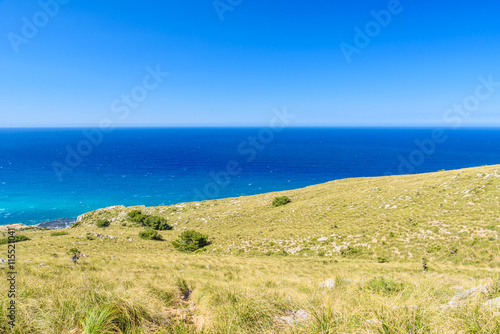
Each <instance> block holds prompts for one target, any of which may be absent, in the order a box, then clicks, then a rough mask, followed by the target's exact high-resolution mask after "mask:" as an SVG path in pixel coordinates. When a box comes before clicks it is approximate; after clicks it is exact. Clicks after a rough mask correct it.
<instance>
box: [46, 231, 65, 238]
mask: <svg viewBox="0 0 500 334" xmlns="http://www.w3.org/2000/svg"><path fill="white" fill-rule="evenodd" d="M68 234H69V233H68V232H66V231H55V232H52V233H50V236H51V237H58V236H60V235H68Z"/></svg>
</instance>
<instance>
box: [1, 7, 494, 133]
mask: <svg viewBox="0 0 500 334" xmlns="http://www.w3.org/2000/svg"><path fill="white" fill-rule="evenodd" d="M53 1H55V0H53ZM42 2H47V3H50V2H51V1H49V0H46V1H42ZM61 2H67V3H66V4H61V5H60V6H59V7H60V8H59V9H58V11H57V13H55V15H53V17H49V16H48V15H46V16H45V18H47V17H48V20H47V21H48V22H47V23H46V24H45V22H44V14H43V13H42V14H40V13H39V12H40V11H41V10H42V7H41V5H40V3H38V2H36V1H25V0H3V1H0V74H1V75H0V91H1V95H0V96H1V99H0V126H96V125H98V124H99V122H100V121H101V120H102V119H104V118H110V119H113V120H114V121H115V124H116V125H118V126H218V125H222V126H230V125H248V126H253V125H265V124H267V123H268V121H269V119H270V118H271V117H272V110H273V109H275V108H282V107H284V106H286V107H287V109H288V111H289V112H290V113H293V114H294V115H295V116H296V119H295V121H294V122H293V125H294V126H309V125H322V126H346V125H347V126H352V125H361V126H380V125H388V126H411V125H414V126H418V125H436V124H437V125H440V124H444V125H446V122H444V121H443V115H444V114H445V112H446V110H447V109H448V108H450V107H452V106H453V104H455V103H461V102H463V101H464V99H466V98H467V97H468V96H470V95H474V94H475V89H476V87H477V86H478V85H479V83H480V82H479V81H478V77H479V76H483V77H484V78H487V77H488V75H492V77H493V79H494V80H495V81H500V61H499V60H500V23H499V19H498V14H499V13H500V3H499V2H498V1H495V0H490V1H477V2H472V1H440V2H437V1H424V0H413V1H409V0H401V2H400V7H398V11H399V12H398V13H395V14H392V15H391V20H390V22H389V24H386V26H385V27H380V31H379V32H376V31H375V30H374V31H375V33H372V35H374V37H371V38H370V43H369V45H367V46H363V47H362V48H358V51H359V52H358V53H354V54H352V55H351V59H350V60H351V61H350V63H348V62H347V61H346V58H345V57H344V54H343V52H342V49H341V45H342V43H347V44H350V45H353V46H354V45H355V44H354V41H353V39H354V37H355V34H356V32H355V30H354V29H355V27H359V28H360V29H362V30H364V29H365V27H366V24H367V23H369V22H370V21H373V20H374V17H373V16H372V15H371V14H370V12H371V11H372V10H374V11H376V12H379V11H380V10H387V9H388V6H389V1H378V0H377V1H374V0H372V1H317V2H307V1H306V2H305V1H281V0H280V1H269V0H266V1H264V0H243V1H241V3H240V4H237V3H238V1H237V0H220V2H219V6H220V8H222V5H221V3H225V4H226V6H231V5H228V3H233V4H236V6H231V7H232V11H226V12H224V13H223V14H222V16H223V18H224V20H221V19H220V16H219V14H218V12H217V10H216V8H215V7H214V4H213V1H212V0H203V1H202V0H182V1H149V0H145V1H129V0H120V1H83V0H71V1H68V0H65V1H62V0H61ZM49 7H50V6H49ZM50 9H51V10H54V7H53V6H52V7H50ZM220 10H222V9H220ZM52 14H54V13H52ZM34 16H35V18H36V20H38V21H37V22H38V24H39V25H40V27H39V28H38V31H37V32H36V33H35V34H33V32H32V31H31V32H30V31H29V29H27V28H26V27H24V28H25V29H24V30H25V33H26V30H28V37H29V38H25V36H24V37H23V26H24V25H25V24H26V21H23V18H26V19H27V21H28V22H29V24H33V21H34V20H35V18H34ZM29 33H31V35H34V36H31V35H30V34H29ZM13 36H17V37H16V38H18V37H22V38H25V40H23V42H22V43H20V42H19V39H15V41H16V42H15V43H13V38H14V37H13ZM16 43H18V44H17V46H15V47H13V45H15V44H16ZM19 43H20V44H19ZM16 48H17V51H18V52H15V49H16ZM157 65H159V66H160V68H161V71H164V72H168V73H169V75H168V77H166V78H165V79H164V81H163V82H162V83H161V84H160V85H159V87H158V88H156V89H154V90H152V91H149V92H148V95H147V97H146V98H145V99H144V101H141V102H140V103H138V105H137V107H136V108H135V109H133V110H131V112H130V114H129V115H128V116H127V117H123V119H118V118H117V117H116V116H117V114H115V113H113V109H112V107H111V105H112V103H113V102H114V101H116V99H120V98H121V96H122V94H129V93H130V92H131V90H132V89H133V88H134V87H136V86H137V85H142V81H143V78H144V77H145V76H146V75H147V71H146V67H147V66H150V67H151V68H155V67H156V66H157ZM118 106H119V105H115V108H117V107H118ZM499 107H500V87H497V88H496V91H495V92H493V93H492V94H491V96H490V97H489V98H487V99H485V100H484V101H481V102H480V105H479V106H478V107H477V108H476V109H474V112H473V113H471V114H470V115H469V116H467V117H464V124H466V125H471V126H474V125H500V118H499V117H498V115H499V111H500V108H499ZM122 116H123V115H122ZM448 116H450V115H448ZM448 125H449V124H448Z"/></svg>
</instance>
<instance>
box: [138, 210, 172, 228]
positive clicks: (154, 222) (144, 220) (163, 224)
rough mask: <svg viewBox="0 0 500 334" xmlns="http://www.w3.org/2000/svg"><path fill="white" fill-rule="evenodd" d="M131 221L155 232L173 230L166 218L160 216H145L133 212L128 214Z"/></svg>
mask: <svg viewBox="0 0 500 334" xmlns="http://www.w3.org/2000/svg"><path fill="white" fill-rule="evenodd" d="M128 217H129V219H130V221H132V222H134V223H139V224H141V226H145V227H148V228H151V229H153V230H158V231H165V230H171V229H172V226H170V225H168V222H167V220H166V219H165V218H162V217H158V216H150V215H145V214H143V213H142V212H141V211H139V210H133V211H130V212H129V213H128Z"/></svg>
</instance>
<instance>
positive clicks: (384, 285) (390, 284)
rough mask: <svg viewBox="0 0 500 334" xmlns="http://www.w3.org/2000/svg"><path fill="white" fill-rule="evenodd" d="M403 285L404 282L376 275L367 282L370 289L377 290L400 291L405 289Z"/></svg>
mask: <svg viewBox="0 0 500 334" xmlns="http://www.w3.org/2000/svg"><path fill="white" fill-rule="evenodd" d="M403 287H404V285H403V283H400V282H396V281H394V280H392V279H390V278H384V277H375V278H374V279H372V280H370V281H369V282H368V283H367V284H366V288H367V289H368V290H372V291H376V292H398V291H401V290H403Z"/></svg>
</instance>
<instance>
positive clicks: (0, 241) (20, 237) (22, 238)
mask: <svg viewBox="0 0 500 334" xmlns="http://www.w3.org/2000/svg"><path fill="white" fill-rule="evenodd" d="M27 240H30V238H28V237H27V236H25V235H16V236H15V237H14V240H13V242H21V241H27ZM11 242H12V241H11ZM8 243H9V239H8V238H3V239H0V245H5V244H8Z"/></svg>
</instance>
